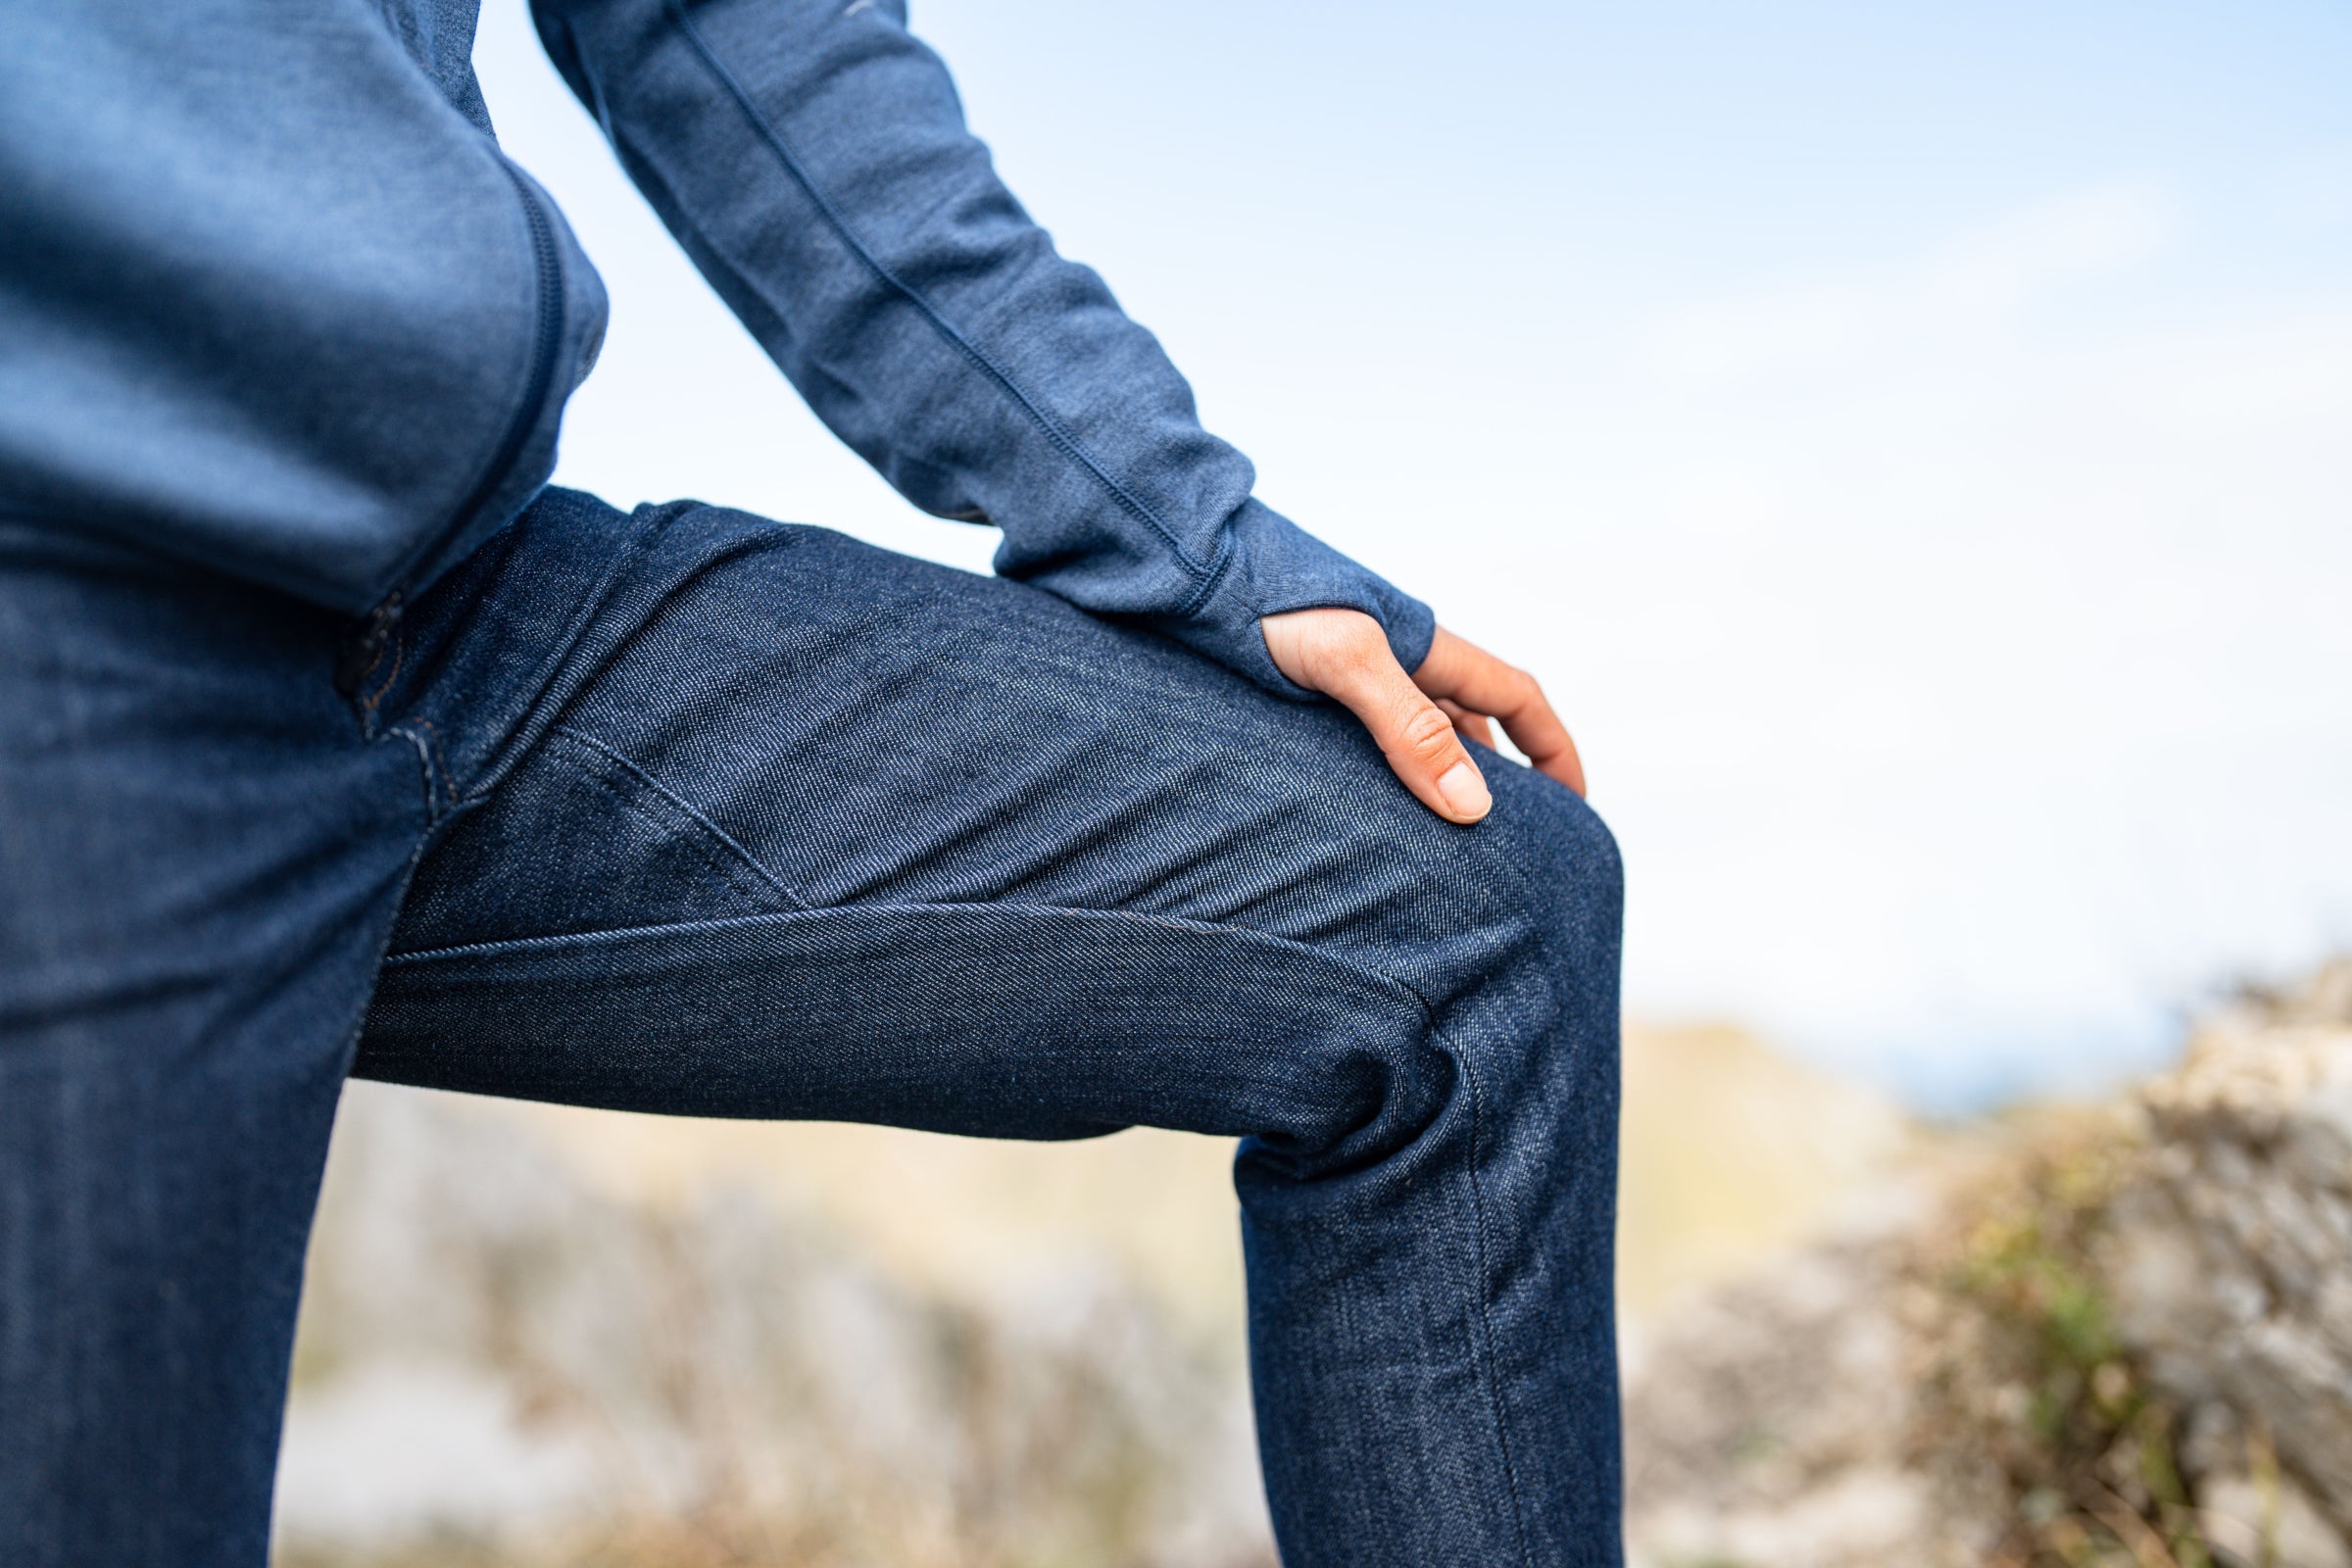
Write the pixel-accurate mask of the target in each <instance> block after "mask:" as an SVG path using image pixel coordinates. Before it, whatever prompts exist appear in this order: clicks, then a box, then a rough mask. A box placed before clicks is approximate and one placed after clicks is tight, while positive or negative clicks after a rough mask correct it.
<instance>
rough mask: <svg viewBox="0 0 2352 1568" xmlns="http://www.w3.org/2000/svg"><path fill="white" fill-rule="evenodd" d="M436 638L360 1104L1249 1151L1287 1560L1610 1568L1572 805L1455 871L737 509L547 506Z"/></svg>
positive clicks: (1412, 828) (1198, 717) (1331, 754)
mask: <svg viewBox="0 0 2352 1568" xmlns="http://www.w3.org/2000/svg"><path fill="white" fill-rule="evenodd" d="M583 563H600V564H596V565H594V566H593V568H592V567H591V566H589V565H585V564H583ZM550 583H561V584H564V587H563V588H562V590H561V591H551V590H550V588H549V584H550ZM412 618H413V624H412V626H411V627H410V628H409V630H408V632H407V641H406V642H405V643H404V645H403V646H404V648H405V652H403V653H401V654H399V655H398V657H396V658H395V659H394V660H393V664H394V666H395V668H396V670H397V673H394V674H392V675H389V676H387V677H386V678H385V680H384V682H383V683H382V684H381V686H380V687H378V688H376V689H374V690H373V691H371V692H370V694H369V697H368V700H369V701H372V702H374V703H375V704H377V706H378V708H379V710H380V711H381V712H383V713H384V714H385V715H387V716H391V715H400V714H406V715H413V716H412V719H411V721H412V722H415V723H417V724H421V725H423V726H425V727H426V728H428V729H429V730H430V731H431V732H432V733H433V734H435V735H436V736H438V737H441V738H442V740H443V742H444V743H445V744H444V751H443V755H442V756H441V758H440V760H439V762H438V764H437V768H438V771H439V772H440V773H441V774H442V775H443V776H444V778H445V780H446V783H445V786H444V788H445V791H446V798H447V801H448V813H447V817H446V821H445V825H444V827H443V830H442V831H441V832H440V834H439V836H438V838H437V840H436V842H435V844H434V846H433V847H432V849H431V850H430V852H429V853H428V854H427V855H426V856H425V858H423V860H422V862H421V864H420V865H419V868H418V873H417V881H416V885H415V888H414V890H413V892H412V895H411V897H410V899H409V901H408V904H407V906H406V907H405V909H404V911H403V914H402V919H401V925H400V928H399V931H398V934H397V936H396V938H395V942H394V953H393V956H392V957H391V958H390V960H389V961H388V963H387V966H386V968H385V971H384V973H383V976H382V979H381V983H380V987H379V991H378V994H377V998H376V1002H375V1005H374V1008H373V1011H372V1012H371V1015H370V1019H369V1023H368V1031H367V1035H366V1038H365V1040H364V1042H363V1047H362V1053H361V1057H360V1061H359V1066H358V1068H357V1070H358V1071H360V1072H362V1073H364V1074H368V1075H373V1076H377V1077H382V1078H387V1079H392V1080H396V1081H404V1082H412V1083H420V1084H431V1085H437V1086H440V1087H446V1088H457V1089H466V1090H473V1091H478V1092H484V1093H493V1094H504V1095H515V1096H526V1097H533V1098H543V1099H557V1100H565V1101H574V1102H579V1103H592V1104H603V1105H613V1106H621V1107H627V1108H636V1109H644V1110H656V1111H672V1112H691V1113H700V1114H717V1115H740V1116H772V1117H803V1118H828V1119H845V1120H863V1121H880V1122H890V1123H896V1124H901V1125H907V1126H913V1127H924V1128H933V1129H939V1130H946V1131H954V1132H962V1133H974V1134H985V1135H994V1136H1010V1137H1040V1138H1053V1137H1070V1136H1083V1135H1087V1134H1090V1133H1097V1132H1103V1131H1107V1130H1110V1129H1113V1128H1117V1127H1122V1126H1126V1125H1129V1124H1131V1123H1139V1122H1141V1123H1152V1124H1156V1125H1162V1126H1171V1127H1179V1128H1188V1129H1193V1130H1199V1131H1204V1132H1216V1133H1227V1134H1235V1135H1240V1136H1243V1137H1244V1138H1245V1139H1247V1140H1248V1141H1247V1142H1246V1143H1245V1145H1244V1150H1243V1155H1242V1159H1241V1162H1240V1165H1239V1167H1238V1170H1237V1180H1238V1182H1239V1185H1240V1187H1241V1191H1242V1197H1243V1204H1244V1211H1245V1235H1246V1241H1247V1243H1248V1250H1249V1256H1250V1286H1251V1339H1252V1358H1253V1363H1252V1364H1253V1373H1254V1377H1255V1381H1256V1385H1257V1390H1258V1397H1259V1415H1260V1435H1261V1443H1262V1444H1263V1446H1264V1447H1265V1450H1266V1462H1267V1481H1268V1487H1269V1491H1270V1494H1271V1495H1272V1500H1273V1503H1274V1510H1275V1517H1276V1522H1277V1528H1278V1531H1279V1533H1280V1535H1281V1536H1282V1540H1283V1544H1284V1549H1285V1554H1286V1559H1287V1560H1288V1561H1290V1562H1291V1563H1293V1564H1294V1568H1305V1565H1309V1564H1318V1563H1339V1562H1347V1563H1350V1564H1352V1565H1358V1568H1373V1565H1380V1564H1387V1563H1399V1564H1401V1563H1411V1562H1432V1561H1446V1562H1460V1563H1481V1562H1515V1563H1536V1562H1563V1561H1573V1562H1578V1563H1588V1562H1589V1563H1608V1562H1613V1561H1615V1560H1616V1555H1617V1546H1616V1497H1617V1429H1616V1413H1615V1381H1614V1361H1613V1330H1612V1325H1611V1320H1610V1315H1609V1291H1610V1280H1609V1262H1610V1260H1609V1230H1610V1224H1611V1211H1612V1204H1613V1182H1614V1130H1615V1112H1616V1098H1615V1096H1616V1087H1615V1069H1616V1061H1615V1049H1616V1033H1615V1021H1616V1020H1615V1006H1616V990H1615V985H1616V964H1617V913H1618V898H1619V873H1618V867H1617V862H1616V858H1615V854H1614V849H1613V846H1612V845H1611V843H1610V841H1609V838H1608V835H1607V833H1606V831H1605V830H1604V829H1603V828H1601V826H1600V825H1599V823H1598V821H1597V819H1596V818H1594V817H1593V814H1592V813H1591V812H1590V811H1589V810H1588V809H1586V808H1585V807H1584V806H1583V804H1582V803H1581V802H1579V801H1577V800H1576V799H1575V798H1574V797H1573V796H1572V795H1570V794H1569V793H1568V792H1567V791H1566V790H1564V789H1562V788H1561V787H1560V786H1558V785H1556V784H1554V783H1553V782H1551V781H1550V780H1547V779H1544V778H1543V777H1541V776H1539V775H1537V774H1534V773H1533V772H1531V771H1529V770H1527V769H1525V768H1522V767H1519V766H1516V765H1514V764H1511V763H1509V762H1506V761H1503V760H1500V759H1496V758H1494V757H1493V756H1491V755H1489V754H1482V760H1483V761H1484V763H1485V765H1486V766H1487V768H1488V771H1489V773H1490V775H1491V777H1492V780H1493V784H1494V790H1495V810H1494V813H1493V814H1492V815H1491V816H1490V817H1489V818H1488V819H1487V820H1486V821H1485V822H1483V823H1481V824H1479V825H1478V826H1476V827H1472V828H1462V827H1457V826H1452V825H1449V824H1447V823H1446V822H1444V821H1442V820H1440V819H1439V818H1437V817H1436V816H1435V815H1433V814H1432V813H1430V812H1429V811H1427V810H1426V809H1424V808H1422V807H1421V806H1420V805H1419V804H1418V803H1416V802H1415V801H1414V800H1413V799H1412V798H1411V797H1410V796H1409V795H1408V794H1406V793H1405V791H1404V790H1403V789H1402V788H1401V787H1400V786H1399V785H1397V782H1396V781H1395V780H1394V779H1393V778H1392V777H1391V776H1390V775H1389V773H1388V770H1387V768H1386V766H1385V765H1384V763H1383V762H1382V760H1381V759H1380V757H1379V755H1378V753H1377V751H1376V750H1375V749H1374V748H1373V747H1372V746H1371V744H1370V743H1369V742H1368V740H1367V739H1366V738H1365V737H1364V735H1363V734H1362V732H1361V731H1360V730H1359V729H1358V727H1357V726H1356V725H1355V723H1354V721H1353V720H1352V719H1351V718H1349V717H1348V715H1347V714H1345V713H1344V712H1341V711H1338V710H1336V709H1332V708H1329V707H1325V706H1319V705H1305V704H1295V703H1289V702H1285V701H1282V700H1280V699H1278V698H1275V697H1272V696H1270V695H1268V694H1266V693H1264V692H1262V691H1260V690H1258V689H1257V688H1255V687H1253V686H1251V685H1250V684H1249V683H1248V682H1246V681H1244V680H1242V679H1241V678H1240V677H1238V676H1234V675H1232V674H1230V673H1228V672H1226V671H1224V670H1223V669H1221V668H1219V667H1217V666H1215V665H1212V664H1209V663H1207V662H1203V661H1201V660H1200V659H1199V658H1197V657H1196V656H1193V655H1191V654H1189V653H1186V652H1184V651H1183V650H1181V649H1178V648H1175V647H1173V646H1171V645H1169V644H1166V643H1164V642H1162V641H1160V640H1158V639H1156V638H1153V637H1152V636H1149V635H1146V634H1144V633H1141V632H1137V631H1132V630H1127V629H1122V628H1120V627H1117V626H1114V625H1110V624H1105V623H1104V622H1103V621H1101V620H1098V619H1095V618H1092V617H1090V616H1088V615H1085V614H1083V613H1079V612H1077V611H1075V610H1073V609H1071V608H1070V607H1068V606H1067V605H1065V604H1063V603H1061V602H1060V601H1058V600H1055V599H1054V598H1052V597H1050V596H1048V595H1045V594H1042V593H1039V592H1036V591H1034V590H1030V589H1026V588H1023V587H1021V586H1019V585H1016V584H1012V583H1007V582H1003V581H999V580H995V579H991V578H983V577H977V576H973V575H971V574H968V573H962V572H956V571H953V570H949V569H947V568H943V567H937V566H932V565H928V564H922V563H918V562H914V561H910V560H907V559H906V558H903V557H898V556H894V555H890V554H887V553H885V552H881V551H876V550H872V549H869V548H867V547H865V546H862V545H858V544H857V543H855V542H852V541H850V540H847V539H845V538H842V537H841V536H839V535H836V534H832V533H828V532H825V531H822V530H816V529H806V528H796V527H790V526H786V525H781V524H775V523H770V522H765V521H763V520H761V519H758V518H754V517H749V516H746V515H742V514H737V513H728V512H721V511H715V510H712V509H707V508H696V507H691V506H684V507H677V508H669V509H659V510H645V511H641V512H640V513H638V514H637V515H634V516H631V517H626V518H624V517H622V516H620V515H618V514H613V513H610V512H608V511H605V510H603V509H601V508H597V507H595V506H594V505H593V504H592V503H587V502H585V501H582V500H580V499H579V498H566V497H562V496H558V497H555V498H553V499H552V500H551V501H550V502H549V503H547V504H545V505H543V506H542V507H541V508H540V509H536V510H535V511H534V513H533V515H530V516H528V517H526V518H525V520H524V522H523V524H522V525H520V526H518V527H517V528H516V529H515V531H514V532H513V533H512V534H511V535H510V536H509V537H508V538H506V539H505V540H502V541H501V542H500V544H499V545H498V546H497V547H496V548H494V549H493V550H491V551H487V552H485V553H484V554H483V555H482V556H481V557H479V558H477V560H476V561H475V562H473V563H471V564H469V565H468V567H467V568H466V572H465V573H464V574H462V575H461V577H460V578H459V579H458V580H456V581H453V582H452V583H451V584H449V585H448V586H447V587H446V588H445V589H444V590H441V591H439V592H438V593H437V594H436V595H435V596H434V597H433V598H431V599H428V600H427V601H426V603H424V604H423V605H421V606H419V607H418V610H417V612H416V613H414V615H413V617H412Z"/></svg>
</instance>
